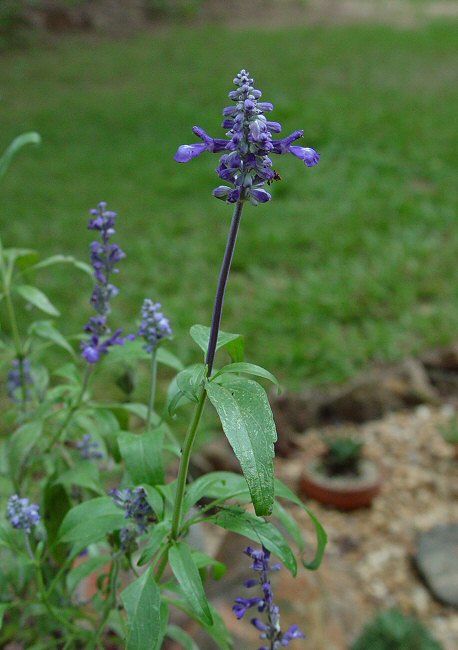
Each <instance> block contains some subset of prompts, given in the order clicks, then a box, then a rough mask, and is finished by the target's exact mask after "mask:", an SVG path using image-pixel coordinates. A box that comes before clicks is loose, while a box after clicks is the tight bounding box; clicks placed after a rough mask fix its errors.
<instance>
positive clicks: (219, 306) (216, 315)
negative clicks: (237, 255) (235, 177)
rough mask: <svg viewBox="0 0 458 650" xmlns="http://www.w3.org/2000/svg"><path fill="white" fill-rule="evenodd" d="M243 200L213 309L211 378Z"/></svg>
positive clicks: (238, 206)
mask: <svg viewBox="0 0 458 650" xmlns="http://www.w3.org/2000/svg"><path fill="white" fill-rule="evenodd" d="M242 210H243V200H242V201H241V200H239V201H237V203H236V206H235V210H234V216H233V217H232V223H231V229H230V230H229V236H228V238H227V244H226V250H225V252H224V258H223V263H222V265H221V271H220V274H219V280H218V288H217V290H216V297H215V306H214V307H213V317H212V324H211V329H210V339H209V341H208V349H207V356H206V359H205V363H206V364H207V368H208V374H207V377H210V376H211V374H212V369H213V362H214V361H215V353H216V344H217V342H218V333H219V327H220V324H221V315H222V313H223V302H224V294H225V291H226V285H227V280H228V278H229V272H230V270H231V263H232V257H233V255H234V249H235V244H236V241H237V233H238V231H239V226H240V220H241V218H242Z"/></svg>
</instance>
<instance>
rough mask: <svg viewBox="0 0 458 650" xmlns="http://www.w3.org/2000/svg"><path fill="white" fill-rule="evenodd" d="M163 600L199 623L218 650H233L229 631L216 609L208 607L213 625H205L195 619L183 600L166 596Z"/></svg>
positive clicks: (192, 611) (191, 610)
mask: <svg viewBox="0 0 458 650" xmlns="http://www.w3.org/2000/svg"><path fill="white" fill-rule="evenodd" d="M165 598H166V600H167V602H169V603H170V604H171V605H174V606H175V607H176V608H177V609H181V611H182V612H185V614H187V615H188V616H189V618H192V619H193V620H195V621H197V622H198V623H200V625H201V626H202V627H203V628H204V630H205V631H206V632H207V633H208V634H209V635H210V636H211V637H212V639H214V640H215V641H216V643H217V645H218V647H219V648H220V650H234V646H233V643H232V637H231V635H230V634H229V630H228V629H227V627H226V624H225V622H224V620H223V618H222V616H221V614H220V613H219V612H218V610H217V609H215V608H214V607H212V606H211V605H210V612H211V615H212V618H213V624H212V625H208V624H207V623H204V622H202V621H200V620H199V619H198V618H197V617H196V615H195V613H194V610H193V609H191V607H189V605H188V603H187V602H185V601H184V600H178V599H176V598H171V597H169V596H166V597H165Z"/></svg>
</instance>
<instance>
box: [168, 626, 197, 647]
mask: <svg viewBox="0 0 458 650" xmlns="http://www.w3.org/2000/svg"><path fill="white" fill-rule="evenodd" d="M167 636H168V637H170V638H171V639H173V640H174V641H177V642H178V643H179V644H180V645H181V646H183V648H185V650H199V646H198V645H197V644H196V642H195V641H194V639H193V638H192V637H190V636H189V634H188V633H187V632H185V631H184V630H182V629H181V627H177V626H176V625H169V626H168V627H167Z"/></svg>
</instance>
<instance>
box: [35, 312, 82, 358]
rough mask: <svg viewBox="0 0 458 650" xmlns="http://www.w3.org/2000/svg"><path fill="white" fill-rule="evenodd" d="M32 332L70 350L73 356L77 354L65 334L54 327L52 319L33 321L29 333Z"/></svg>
mask: <svg viewBox="0 0 458 650" xmlns="http://www.w3.org/2000/svg"><path fill="white" fill-rule="evenodd" d="M30 334H32V335H34V336H39V337H40V338H42V339H45V340H47V341H52V343H54V344H55V345H58V346H59V347H60V348H64V350H67V352H70V354H71V355H72V356H75V352H74V350H73V348H72V346H71V345H70V343H69V342H68V341H67V339H66V338H65V337H64V336H62V334H61V333H60V332H59V330H58V329H56V328H55V327H54V325H53V324H52V322H51V321H50V320H37V321H35V322H34V323H32V325H31V326H30V327H29V335H30Z"/></svg>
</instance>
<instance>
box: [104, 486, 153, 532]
mask: <svg viewBox="0 0 458 650" xmlns="http://www.w3.org/2000/svg"><path fill="white" fill-rule="evenodd" d="M110 494H111V496H112V498H113V501H114V503H115V504H116V505H117V506H119V507H120V508H122V509H123V510H124V513H125V517H126V519H133V520H134V522H135V524H136V526H137V532H138V534H139V535H141V534H142V533H144V532H145V531H146V529H147V526H148V524H149V523H151V522H154V521H156V516H155V514H154V511H153V509H152V508H151V506H150V504H149V503H148V501H147V500H146V497H147V494H146V490H145V489H144V488H142V487H137V488H135V489H134V490H131V489H130V488H126V489H124V490H116V489H115V490H111V491H110Z"/></svg>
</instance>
